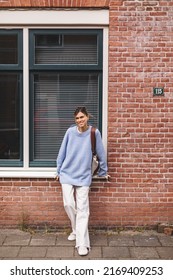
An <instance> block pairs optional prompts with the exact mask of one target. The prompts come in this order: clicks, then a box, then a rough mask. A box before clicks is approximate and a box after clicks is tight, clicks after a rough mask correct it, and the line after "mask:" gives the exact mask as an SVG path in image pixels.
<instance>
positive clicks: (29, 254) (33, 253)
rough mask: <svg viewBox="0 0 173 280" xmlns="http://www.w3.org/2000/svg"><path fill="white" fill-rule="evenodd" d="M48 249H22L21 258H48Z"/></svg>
mask: <svg viewBox="0 0 173 280" xmlns="http://www.w3.org/2000/svg"><path fill="white" fill-rule="evenodd" d="M46 251H47V248H46V247H36V246H35V247H34V246H33V247H22V248H21V250H20V252H19V258H43V257H45V256H46Z"/></svg>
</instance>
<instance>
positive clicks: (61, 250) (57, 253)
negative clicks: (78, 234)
mask: <svg viewBox="0 0 173 280" xmlns="http://www.w3.org/2000/svg"><path fill="white" fill-rule="evenodd" d="M73 256H74V246H73V247H56V246H55V247H49V248H48V250H47V254H46V258H67V257H71V258H72V257H73Z"/></svg>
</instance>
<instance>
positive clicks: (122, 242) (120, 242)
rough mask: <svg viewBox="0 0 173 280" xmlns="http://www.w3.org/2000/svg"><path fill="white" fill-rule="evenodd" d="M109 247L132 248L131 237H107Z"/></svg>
mask: <svg viewBox="0 0 173 280" xmlns="http://www.w3.org/2000/svg"><path fill="white" fill-rule="evenodd" d="M108 240H109V246H134V241H133V237H132V236H109V237H108Z"/></svg>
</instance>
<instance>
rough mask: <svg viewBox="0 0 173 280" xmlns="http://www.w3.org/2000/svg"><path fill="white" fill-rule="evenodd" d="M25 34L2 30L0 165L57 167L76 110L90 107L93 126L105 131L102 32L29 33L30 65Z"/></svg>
mask: <svg viewBox="0 0 173 280" xmlns="http://www.w3.org/2000/svg"><path fill="white" fill-rule="evenodd" d="M22 34H23V32H22V30H0V166H3V167H7V166H9V167H10V166H11V167H15V166H16V167H17V166H18V167H22V166H23V167H24V165H25V166H28V167H27V168H41V167H55V165H56V156H57V153H58V150H59V147H60V144H61V141H62V139H63V136H64V133H65V131H66V129H67V128H68V127H69V126H71V125H73V124H74V121H73V112H74V110H75V108H76V107H77V106H86V107H87V109H88V111H89V113H90V115H91V117H90V123H91V124H92V125H95V126H97V127H99V129H100V131H102V123H101V120H102V71H103V65H102V64H103V63H102V62H103V34H102V30H101V29H28V33H27V34H28V48H26V49H28V54H27V55H28V59H29V63H28V64H26V65H25V62H26V58H25V55H24V59H23V48H22V46H23V45H24V46H25V44H26V43H25V42H24V39H22V38H23V36H22ZM25 36H26V34H25ZM25 39H26V37H25ZM24 51H25V52H26V50H24ZM27 67H28V70H27ZM24 71H25V74H23V73H24ZM26 73H28V75H26ZM26 79H29V82H28V83H26ZM27 84H28V88H26V86H25V85H27ZM23 85H24V86H23ZM25 91H26V92H25ZM27 94H28V96H29V97H28V100H29V105H28V108H29V114H28V123H29V126H28V140H27V137H26V136H25V135H24V131H25V127H24V125H25V124H24V122H23V119H24V117H25V119H26V116H25V114H26V113H27V112H25V109H24V108H25V106H27V104H25V103H26V100H27V99H26V95H27ZM23 96H24V99H23ZM23 100H24V102H23ZM23 106H24V107H23ZM25 141H26V142H27V143H28V146H27V145H26V143H25ZM27 151H29V153H28V155H29V156H28V157H27V156H26V155H27ZM26 161H28V162H26Z"/></svg>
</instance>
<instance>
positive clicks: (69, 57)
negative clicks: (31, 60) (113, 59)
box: [35, 34, 98, 65]
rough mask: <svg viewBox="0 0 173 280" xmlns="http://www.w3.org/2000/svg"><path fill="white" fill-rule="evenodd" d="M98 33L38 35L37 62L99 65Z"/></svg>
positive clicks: (36, 43) (36, 46)
mask: <svg viewBox="0 0 173 280" xmlns="http://www.w3.org/2000/svg"><path fill="white" fill-rule="evenodd" d="M97 52H98V47H97V36H96V35H87V34H86V35H75V34H73V35H70V34H66V35H65V34H64V35H50V34H48V35H47V34H45V35H37V36H36V37H35V64H52V65H54V64H57V65H60V64H61V65H70V64H73V65H75V64H83V65H86V64H89V65H97V63H98V55H97Z"/></svg>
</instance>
